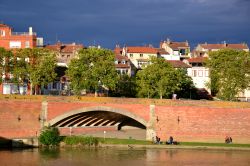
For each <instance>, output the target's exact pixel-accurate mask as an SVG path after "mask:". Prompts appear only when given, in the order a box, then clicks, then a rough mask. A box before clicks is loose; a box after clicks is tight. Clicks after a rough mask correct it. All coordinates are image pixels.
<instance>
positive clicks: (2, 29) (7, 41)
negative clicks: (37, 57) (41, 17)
mask: <svg viewBox="0 0 250 166" xmlns="http://www.w3.org/2000/svg"><path fill="white" fill-rule="evenodd" d="M36 43H37V35H36V33H35V32H33V30H32V27H29V31H28V32H13V28H11V27H10V26H8V25H6V24H0V47H3V48H5V49H15V48H34V47H36Z"/></svg>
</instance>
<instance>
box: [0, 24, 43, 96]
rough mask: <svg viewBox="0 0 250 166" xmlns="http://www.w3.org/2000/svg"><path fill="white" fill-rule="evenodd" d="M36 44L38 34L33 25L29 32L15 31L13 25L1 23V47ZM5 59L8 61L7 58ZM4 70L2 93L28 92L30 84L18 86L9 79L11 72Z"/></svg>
mask: <svg viewBox="0 0 250 166" xmlns="http://www.w3.org/2000/svg"><path fill="white" fill-rule="evenodd" d="M41 40H42V38H40V41H41ZM39 43H41V42H39ZM36 46H37V35H36V33H35V32H33V29H32V27H29V29H28V32H14V31H13V28H12V27H10V26H8V25H6V24H0V47H3V48H4V49H6V50H13V49H19V48H35V47H36ZM4 61H6V59H5V60H4ZM3 72H4V73H2V78H3V83H2V84H1V85H0V93H1V94H16V93H20V94H26V93H27V91H28V85H23V86H21V87H17V85H16V84H14V83H11V82H10V81H9V79H10V78H11V74H10V73H8V72H6V71H3ZM18 89H19V90H18Z"/></svg>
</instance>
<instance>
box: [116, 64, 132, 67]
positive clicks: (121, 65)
mask: <svg viewBox="0 0 250 166" xmlns="http://www.w3.org/2000/svg"><path fill="white" fill-rule="evenodd" d="M115 68H130V65H129V64H127V63H126V64H121V63H119V64H115Z"/></svg>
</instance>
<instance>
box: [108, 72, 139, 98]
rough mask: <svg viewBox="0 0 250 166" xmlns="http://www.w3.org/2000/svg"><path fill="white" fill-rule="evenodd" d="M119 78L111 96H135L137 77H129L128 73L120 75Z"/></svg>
mask: <svg viewBox="0 0 250 166" xmlns="http://www.w3.org/2000/svg"><path fill="white" fill-rule="evenodd" d="M118 78H119V80H118V83H117V86H116V88H115V90H113V91H112V92H111V96H119V97H120V96H123V97H135V96H136V82H135V77H129V76H128V75H127V74H123V75H119V77H118Z"/></svg>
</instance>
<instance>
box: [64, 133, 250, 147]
mask: <svg viewBox="0 0 250 166" xmlns="http://www.w3.org/2000/svg"><path fill="white" fill-rule="evenodd" d="M63 142H64V143H65V144H66V145H79V144H81V145H97V144H99V145H101V146H106V145H113V146H123V145H125V146H128V145H133V146H134V147H150V148H151V147H152V148H154V147H155V148H158V147H159V148H168V147H169V148H181V147H185V148H195V147H201V148H202V147H206V148H209V147H211V148H215V147H216V148H218V149H219V148H222V149H224V148H242V149H249V150H250V144H235V143H231V144H225V143H202V142H180V143H179V144H178V145H166V144H154V143H152V142H151V141H144V140H135V139H117V138H105V139H104V138H94V137H83V136H72V137H65V138H64V139H63Z"/></svg>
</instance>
